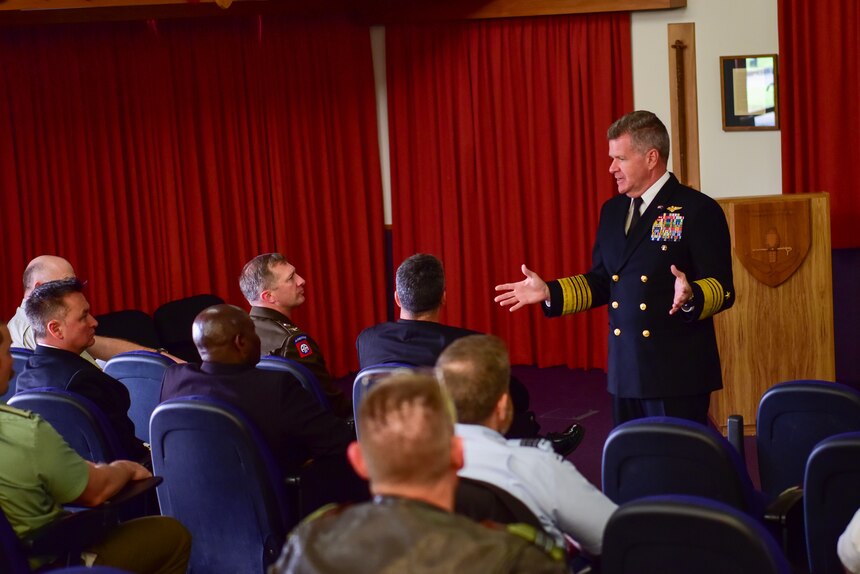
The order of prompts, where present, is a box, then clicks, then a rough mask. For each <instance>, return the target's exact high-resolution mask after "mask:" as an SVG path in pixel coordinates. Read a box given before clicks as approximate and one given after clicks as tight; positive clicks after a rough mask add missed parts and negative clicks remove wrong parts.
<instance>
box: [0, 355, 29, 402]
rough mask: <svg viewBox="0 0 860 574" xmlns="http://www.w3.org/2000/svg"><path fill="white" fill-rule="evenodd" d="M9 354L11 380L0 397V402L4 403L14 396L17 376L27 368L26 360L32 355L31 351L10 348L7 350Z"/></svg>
mask: <svg viewBox="0 0 860 574" xmlns="http://www.w3.org/2000/svg"><path fill="white" fill-rule="evenodd" d="M9 352H10V353H12V370H13V373H12V379H11V380H10V381H9V388H8V389H7V390H6V392H5V393H3V395H2V396H0V402H2V403H6V402H8V401H9V399H11V398H12V396H13V395H14V394H15V390H16V389H17V384H16V381H17V379H18V375H20V374H21V373H22V372H24V369H25V368H26V367H27V360H28V359H29V358H30V355H32V354H33V351H31V350H30V349H23V348H21V347H12V348H11V349H9Z"/></svg>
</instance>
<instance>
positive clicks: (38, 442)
mask: <svg viewBox="0 0 860 574" xmlns="http://www.w3.org/2000/svg"><path fill="white" fill-rule="evenodd" d="M10 339H11V336H10V334H9V331H8V329H7V328H6V326H5V324H3V323H2V322H0V394H2V393H4V392H5V391H6V388H7V386H8V382H9V378H10V377H11V375H12V356H11V354H10V353H9V346H10ZM0 460H2V461H3V464H0V507H2V508H3V514H5V515H6V518H7V519H8V520H9V523H10V524H11V525H12V528H13V529H14V530H15V533H16V534H17V535H18V536H26V535H27V534H29V533H30V532H32V531H34V530H36V529H38V528H40V527H42V526H45V525H47V524H49V523H51V522H52V521H54V520H55V519H56V518H57V517H58V516H59V515H60V514H61V513H62V512H63V509H62V507H61V506H60V505H61V504H75V505H79V506H97V505H99V504H101V503H102V502H104V501H105V500H107V499H108V498H110V497H111V496H113V495H114V494H116V493H117V492H119V490H120V489H121V488H122V487H123V486H125V485H126V483H128V482H129V481H132V480H140V479H144V478H148V477H150V476H152V475H151V474H150V473H149V471H148V470H146V469H145V468H144V467H142V466H141V465H139V464H137V463H136V462H131V461H129V460H117V461H114V462H112V463H110V464H93V463H91V462H88V461H86V460H84V459H82V458H81V457H80V456H78V455H77V453H75V451H74V450H72V448H71V447H69V445H68V444H66V442H65V441H64V440H63V439H62V437H60V435H59V434H57V431H55V430H54V429H53V427H51V425H49V424H48V423H47V422H45V421H44V420H43V419H42V418H41V417H40V416H39V415H37V414H34V413H29V412H26V411H21V410H18V409H14V408H12V407H9V406H6V405H0ZM86 552H87V554H89V555H94V556H95V564H100V565H104V566H113V567H115V568H120V569H122V570H124V571H128V572H139V573H160V574H183V573H184V572H185V570H186V568H187V566H188V557H189V555H190V552H191V536H190V535H189V534H188V531H187V530H185V528H183V527H182V525H181V524H179V522H177V521H176V520H174V519H172V518H166V517H161V516H157V517H146V518H138V519H135V520H131V521H128V522H124V523H122V524H120V525H119V526H117V527H114V528H113V529H110V530H109V531H108V532H107V534H106V536H105V537H104V538H103V539H102V540H100V541H98V542H97V543H96V544H94V545H92V546H91V547H89V548H87V550H86ZM55 558H56V557H43V558H41V559H36V560H34V561H33V562H32V563H31V566H32V567H34V568H36V567H41V566H44V565H45V562H50V561H51V560H54V559H55Z"/></svg>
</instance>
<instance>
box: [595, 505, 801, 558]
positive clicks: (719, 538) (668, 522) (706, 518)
mask: <svg viewBox="0 0 860 574" xmlns="http://www.w3.org/2000/svg"><path fill="white" fill-rule="evenodd" d="M601 572H603V573H604V574H633V573H636V574H639V573H641V572H660V573H661V574H689V573H690V572H695V573H696V574H725V573H727V572H738V573H740V572H745V573H750V574H752V573H755V574H789V573H790V572H791V567H790V566H789V564H788V561H787V560H786V558H785V556H784V555H783V554H782V552H781V550H780V549H779V547H778V546H777V544H776V542H775V541H774V539H773V538H772V536H771V535H770V533H769V532H768V531H767V530H766V529H765V528H764V527H763V526H762V525H761V524H760V523H759V522H758V521H756V520H754V519H752V518H751V517H749V516H747V515H746V514H745V513H743V512H739V511H738V510H736V509H734V508H732V507H730V506H727V505H725V504H721V503H719V502H715V501H712V500H708V499H705V498H699V497H694V496H656V497H648V498H643V499H640V500H636V501H632V502H628V503H627V504H625V505H623V506H621V507H620V508H619V509H618V510H617V511H615V513H614V514H613V515H612V517H611V518H610V519H609V523H608V524H607V526H606V531H605V533H604V536H603V554H602V560H601Z"/></svg>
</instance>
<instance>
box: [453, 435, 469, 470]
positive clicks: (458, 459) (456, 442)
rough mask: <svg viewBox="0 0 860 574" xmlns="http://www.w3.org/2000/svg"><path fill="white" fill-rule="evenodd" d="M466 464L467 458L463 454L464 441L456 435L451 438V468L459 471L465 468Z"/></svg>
mask: <svg viewBox="0 0 860 574" xmlns="http://www.w3.org/2000/svg"><path fill="white" fill-rule="evenodd" d="M465 464H466V458H465V455H464V454H463V439H462V438H460V437H458V436H457V435H454V436H452V437H451V467H452V468H453V469H454V470H455V471H457V470H460V469H461V468H463V465H465Z"/></svg>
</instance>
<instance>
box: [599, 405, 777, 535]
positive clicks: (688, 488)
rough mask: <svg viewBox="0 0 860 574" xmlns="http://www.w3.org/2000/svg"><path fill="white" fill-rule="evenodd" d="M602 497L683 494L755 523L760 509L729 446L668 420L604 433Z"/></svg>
mask: <svg viewBox="0 0 860 574" xmlns="http://www.w3.org/2000/svg"><path fill="white" fill-rule="evenodd" d="M603 492H604V494H606V496H608V497H609V498H610V499H612V500H613V501H615V502H616V503H617V504H624V503H625V502H629V501H631V500H635V499H637V498H642V497H646V496H654V495H661V494H686V495H692V496H701V497H705V498H709V499H711V500H717V501H720V502H723V503H724V504H728V505H730V506H732V507H734V508H737V509H738V510H741V511H743V512H747V513H748V514H751V515H753V516H756V517H759V518H760V517H761V516H762V515H763V510H764V509H763V506H764V505H763V503H762V501H761V498H760V496H759V495H758V493H757V492H756V491H755V488H754V487H753V485H752V481H751V480H750V478H749V475H748V474H747V471H746V468H745V467H744V464H743V461H742V460H741V459H740V457H739V455H738V453H737V452H736V451H735V450H734V448H732V446H731V445H730V444H729V442H728V441H727V440H726V439H725V438H723V436H722V435H720V434H718V433H717V432H716V431H714V430H713V429H710V428H708V427H706V426H704V425H701V424H698V423H695V422H692V421H688V420H683V419H678V418H673V417H648V418H643V419H636V420H633V421H629V422H626V423H624V424H622V425H619V426H618V427H616V428H615V429H613V430H612V432H610V433H609V437H608V438H607V439H606V443H605V445H604V447H603Z"/></svg>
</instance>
